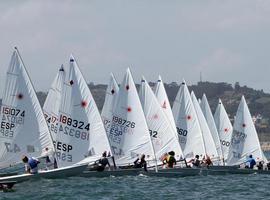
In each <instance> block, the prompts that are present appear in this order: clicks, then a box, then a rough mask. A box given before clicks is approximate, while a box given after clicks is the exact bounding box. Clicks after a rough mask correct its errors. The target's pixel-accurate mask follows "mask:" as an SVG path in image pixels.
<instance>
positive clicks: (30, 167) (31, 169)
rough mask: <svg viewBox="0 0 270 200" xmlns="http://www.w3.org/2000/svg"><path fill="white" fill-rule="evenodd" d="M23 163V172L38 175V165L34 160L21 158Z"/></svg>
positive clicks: (25, 157)
mask: <svg viewBox="0 0 270 200" xmlns="http://www.w3.org/2000/svg"><path fill="white" fill-rule="evenodd" d="M22 161H23V163H24V164H25V165H24V166H25V172H26V173H30V174H37V173H38V164H39V163H40V162H39V161H38V160H37V159H36V158H33V157H31V158H28V157H27V156H23V158H22Z"/></svg>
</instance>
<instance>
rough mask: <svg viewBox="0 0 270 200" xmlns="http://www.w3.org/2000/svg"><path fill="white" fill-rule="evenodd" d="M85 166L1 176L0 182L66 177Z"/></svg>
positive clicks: (83, 168) (77, 172) (74, 174)
mask: <svg viewBox="0 0 270 200" xmlns="http://www.w3.org/2000/svg"><path fill="white" fill-rule="evenodd" d="M86 167H87V164H85V165H77V166H76V165H74V166H69V167H63V168H58V169H52V170H48V171H39V173H37V174H20V175H14V176H6V177H1V178H0V182H6V181H16V182H23V181H27V180H30V179H31V180H32V179H38V178H49V179H51V178H66V177H70V176H76V175H79V174H80V173H82V172H83V170H85V169H86Z"/></svg>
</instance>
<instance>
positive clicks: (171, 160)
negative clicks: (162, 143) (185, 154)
mask: <svg viewBox="0 0 270 200" xmlns="http://www.w3.org/2000/svg"><path fill="white" fill-rule="evenodd" d="M168 154H169V155H168V156H167V167H168V168H173V166H174V165H176V159H175V157H174V156H175V153H174V151H170V152H169V153H168Z"/></svg>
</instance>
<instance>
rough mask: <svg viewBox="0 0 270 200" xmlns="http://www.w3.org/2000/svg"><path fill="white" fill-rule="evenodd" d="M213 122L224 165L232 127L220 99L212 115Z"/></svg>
mask: <svg viewBox="0 0 270 200" xmlns="http://www.w3.org/2000/svg"><path fill="white" fill-rule="evenodd" d="M214 120H215V124H216V127H217V130H218V135H219V139H220V144H221V149H222V153H223V159H224V162H225V163H226V160H227V158H228V152H229V147H230V144H231V138H232V132H233V127H232V124H231V121H230V119H229V117H228V114H227V112H226V110H225V108H224V106H223V104H222V101H221V100H220V99H219V102H218V106H217V108H216V111H215V114H214Z"/></svg>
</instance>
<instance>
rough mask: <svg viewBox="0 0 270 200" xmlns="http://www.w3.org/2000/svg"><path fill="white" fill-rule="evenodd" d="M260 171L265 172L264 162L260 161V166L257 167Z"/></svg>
mask: <svg viewBox="0 0 270 200" xmlns="http://www.w3.org/2000/svg"><path fill="white" fill-rule="evenodd" d="M257 168H258V170H263V162H262V161H260V162H259V164H258V165H257Z"/></svg>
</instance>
